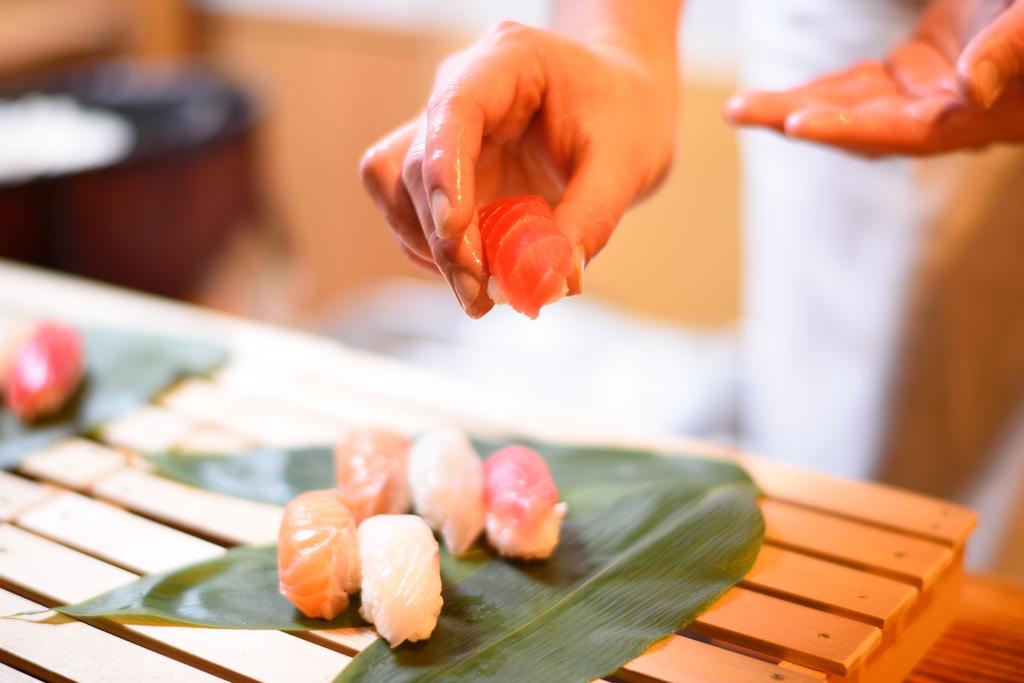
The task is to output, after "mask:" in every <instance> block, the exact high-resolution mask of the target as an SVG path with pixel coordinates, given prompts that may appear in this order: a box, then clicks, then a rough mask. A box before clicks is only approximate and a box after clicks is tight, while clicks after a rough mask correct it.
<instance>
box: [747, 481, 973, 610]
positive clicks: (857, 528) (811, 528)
mask: <svg viewBox="0 0 1024 683" xmlns="http://www.w3.org/2000/svg"><path fill="white" fill-rule="evenodd" d="M761 510H762V512H764V518H765V540H767V541H769V542H770V543H772V544H775V545H778V546H782V547H784V548H789V549H791V550H798V551H800V552H804V553H809V554H811V555H816V556H819V557H823V558H826V559H829V560H835V561H839V562H842V563H844V564H848V565H850V566H851V567H857V568H859V569H864V570H866V571H870V572H873V573H877V574H882V575H884V576H888V577H890V578H894V579H897V580H899V581H904V582H907V583H910V584H913V585H915V586H917V587H918V588H921V589H924V590H927V589H928V587H930V586H931V585H932V583H934V582H935V580H936V579H937V578H938V577H939V575H940V574H941V573H942V571H943V570H944V569H945V568H946V567H948V566H949V565H950V564H951V563H952V561H953V553H952V551H951V550H950V548H949V547H948V546H945V545H942V544H940V543H935V542H934V541H926V540H924V539H921V538H917V537H914V536H907V535H906V534H900V533H897V532H895V531H887V530H885V529H879V528H877V527H874V526H868V525H865V524H860V523H859V522H854V521H851V520H848V519H844V518H840V517H833V516H831V515H827V514H821V513H817V512H813V511H811V510H807V509H806V508H802V507H799V506H795V505H790V504H788V503H782V502H779V501H775V500H764V501H762V502H761Z"/></svg>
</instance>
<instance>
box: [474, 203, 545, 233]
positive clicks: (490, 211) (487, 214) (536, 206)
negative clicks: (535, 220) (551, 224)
mask: <svg viewBox="0 0 1024 683" xmlns="http://www.w3.org/2000/svg"><path fill="white" fill-rule="evenodd" d="M524 208H525V209H527V210H529V211H533V212H535V213H539V214H544V215H547V216H550V215H551V207H550V206H548V203H547V201H546V200H545V199H544V198H543V197H541V196H540V195H536V194H530V195H525V196H522V197H510V198H508V199H499V200H497V201H494V202H491V203H490V204H487V205H486V206H484V207H481V208H480V210H479V216H480V229H481V232H483V231H484V230H487V229H491V228H493V226H494V225H496V221H495V220H494V219H496V218H497V217H498V216H501V215H503V214H505V213H507V212H508V211H510V210H513V209H524Z"/></svg>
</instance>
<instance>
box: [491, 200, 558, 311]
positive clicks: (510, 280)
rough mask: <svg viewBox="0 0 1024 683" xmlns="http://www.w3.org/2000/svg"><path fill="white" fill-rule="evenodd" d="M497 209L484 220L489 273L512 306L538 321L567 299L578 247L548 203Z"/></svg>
mask: <svg viewBox="0 0 1024 683" xmlns="http://www.w3.org/2000/svg"><path fill="white" fill-rule="evenodd" d="M495 204H497V205H498V206H495ZM495 204H491V205H488V206H487V207H484V209H483V210H482V212H481V215H482V216H485V217H486V220H485V219H483V218H482V219H481V222H480V234H481V238H482V240H483V243H484V257H485V259H486V260H487V268H488V270H489V271H490V273H491V275H492V276H494V277H495V279H496V280H497V281H498V284H499V285H500V287H501V291H502V294H503V295H504V297H505V300H506V301H507V302H508V304H509V305H510V306H512V308H514V309H516V310H517V311H519V312H520V313H524V314H526V315H528V316H529V317H531V318H536V317H537V315H538V314H539V312H540V309H541V307H542V306H544V305H545V304H548V303H551V302H552V301H554V300H555V299H557V298H559V297H560V296H561V295H563V294H564V293H565V288H566V281H567V278H568V276H569V274H570V272H571V270H572V245H571V243H570V242H569V238H567V237H566V236H565V234H564V233H562V231H561V230H559V229H558V226H557V225H556V224H555V221H554V218H553V217H552V215H551V208H550V207H549V206H548V205H547V203H546V202H545V201H544V200H543V198H541V197H536V196H530V197H518V198H516V199H514V200H502V201H500V202H495ZM491 207H494V208H491Z"/></svg>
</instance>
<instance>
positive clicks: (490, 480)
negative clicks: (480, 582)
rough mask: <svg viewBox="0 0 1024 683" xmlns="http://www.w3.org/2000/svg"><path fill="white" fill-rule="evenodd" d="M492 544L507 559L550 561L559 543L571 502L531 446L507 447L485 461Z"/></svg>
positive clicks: (486, 493) (489, 529) (489, 536)
mask: <svg viewBox="0 0 1024 683" xmlns="http://www.w3.org/2000/svg"><path fill="white" fill-rule="evenodd" d="M484 495H485V500H486V503H487V540H488V542H489V543H490V544H491V545H492V546H494V548H495V549H496V550H497V551H498V552H499V553H501V554H502V555H505V556H506V557H518V558H522V559H544V558H547V557H550V556H551V553H552V552H554V550H555V546H557V545H558V536H559V531H560V530H561V526H562V518H563V517H564V516H565V511H566V505H565V503H559V502H558V489H556V488H555V483H554V481H552V479H551V472H550V471H549V470H548V466H547V463H545V462H544V459H543V458H541V457H540V455H538V454H537V452H536V451H534V450H533V449H530V448H526V447H525V446H506V447H505V448H502V449H500V450H498V451H496V452H495V453H494V454H493V455H491V457H490V458H488V459H487V462H486V463H484Z"/></svg>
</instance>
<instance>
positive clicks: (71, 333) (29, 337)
mask: <svg viewBox="0 0 1024 683" xmlns="http://www.w3.org/2000/svg"><path fill="white" fill-rule="evenodd" d="M5 355H6V356H7V360H6V361H5V365H6V366H7V367H6V369H5V372H6V377H5V378H4V382H3V383H4V391H5V393H6V402H7V408H8V409H9V410H10V411H11V412H12V413H14V414H15V415H17V416H18V418H19V419H20V420H21V421H22V422H32V421H34V420H38V419H41V418H44V417H47V416H49V415H52V414H53V413H56V412H57V411H59V410H60V409H61V408H62V407H63V406H64V404H65V403H67V401H68V399H70V398H71V396H72V395H73V394H74V393H75V390H76V389H77V388H78V384H79V382H80V381H81V379H82V371H83V365H84V355H85V351H84V345H83V343H82V337H81V335H80V334H79V333H78V331H77V330H75V329H74V328H71V327H68V326H67V325H61V324H59V323H51V322H44V323H39V324H38V325H33V326H32V327H31V328H30V329H29V330H27V331H26V330H25V329H21V330H19V331H18V332H17V333H16V338H15V339H13V340H12V342H11V346H10V350H9V351H8V352H7V353H6V354H5Z"/></svg>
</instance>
